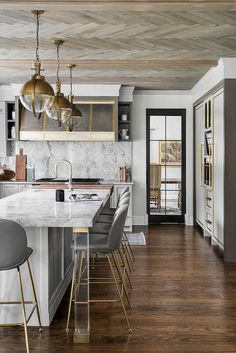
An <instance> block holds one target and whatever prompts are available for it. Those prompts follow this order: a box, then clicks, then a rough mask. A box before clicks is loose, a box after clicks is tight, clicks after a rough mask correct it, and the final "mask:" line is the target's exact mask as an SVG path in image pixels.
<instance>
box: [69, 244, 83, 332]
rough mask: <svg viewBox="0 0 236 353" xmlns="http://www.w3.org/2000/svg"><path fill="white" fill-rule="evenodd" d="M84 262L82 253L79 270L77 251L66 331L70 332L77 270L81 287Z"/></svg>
mask: <svg viewBox="0 0 236 353" xmlns="http://www.w3.org/2000/svg"><path fill="white" fill-rule="evenodd" d="M82 261H83V256H82V253H81V254H80V262H79V267H78V269H77V251H76V255H75V260H74V268H73V275H72V282H71V290H70V301H69V308H68V314H67V323H66V331H67V332H68V331H69V323H70V314H71V305H72V301H73V297H74V291H75V288H76V275H77V270H78V272H79V279H78V282H79V285H80V276H81V268H82Z"/></svg>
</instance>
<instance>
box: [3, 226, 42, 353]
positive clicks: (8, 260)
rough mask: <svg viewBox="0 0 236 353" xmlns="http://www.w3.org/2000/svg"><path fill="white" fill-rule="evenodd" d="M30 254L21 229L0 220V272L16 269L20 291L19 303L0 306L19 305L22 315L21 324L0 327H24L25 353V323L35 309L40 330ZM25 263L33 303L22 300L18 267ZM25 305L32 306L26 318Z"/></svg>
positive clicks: (27, 346) (26, 337)
mask: <svg viewBox="0 0 236 353" xmlns="http://www.w3.org/2000/svg"><path fill="white" fill-rule="evenodd" d="M32 252H33V250H32V249H31V248H29V247H28V246H27V237H26V233H25V230H24V229H23V227H22V226H20V225H19V224H18V223H16V222H13V221H9V220H6V219H0V271H7V270H13V269H16V270H17V275H18V283H19V290H20V301H6V302H4V301H3V302H2V301H1V302H0V304H4V305H5V304H21V307H22V315H23V323H22V322H19V323H12V324H0V326H24V332H25V344H26V351H27V353H29V342H28V332H27V323H28V322H29V320H30V318H31V316H32V314H33V312H34V310H35V309H36V311H37V317H38V322H39V330H40V331H41V330H42V327H41V320H40V314H39V307H38V302H37V296H36V291H35V285H34V280H33V275H32V269H31V265H30V262H29V257H30V255H31V254H32ZM25 262H27V266H28V271H29V277H30V282H31V286H32V291H33V297H34V300H33V301H25V300H24V291H23V284H22V278H21V271H20V266H21V265H23V264H24V263H25ZM25 304H33V308H32V311H31V313H30V314H29V316H28V318H27V317H26V310H25Z"/></svg>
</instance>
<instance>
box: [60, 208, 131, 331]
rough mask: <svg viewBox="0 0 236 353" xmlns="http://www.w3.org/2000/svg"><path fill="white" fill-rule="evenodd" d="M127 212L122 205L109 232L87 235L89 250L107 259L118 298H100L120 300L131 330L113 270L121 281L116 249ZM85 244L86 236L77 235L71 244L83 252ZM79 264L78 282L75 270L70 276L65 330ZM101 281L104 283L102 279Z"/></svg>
mask: <svg viewBox="0 0 236 353" xmlns="http://www.w3.org/2000/svg"><path fill="white" fill-rule="evenodd" d="M127 212H128V206H127V205H122V206H120V207H119V209H118V211H117V214H116V217H115V218H114V220H113V222H112V225H111V228H110V231H109V234H93V233H91V234H90V235H89V237H90V238H89V250H90V252H91V253H92V254H93V253H95V254H99V255H103V256H105V257H106V259H107V260H108V263H109V266H110V269H111V272H112V276H113V280H114V284H115V285H116V288H117V292H118V297H119V299H109V300H106V299H104V300H102V302H106V301H107V302H109V303H110V302H112V301H114V302H116V301H120V302H121V306H122V309H123V312H124V316H125V319H126V323H127V326H128V329H129V332H132V330H131V327H130V323H129V319H128V316H127V313H126V308H125V304H124V300H123V293H122V291H121V290H120V288H119V283H118V281H117V278H116V274H115V271H114V268H116V270H117V272H118V275H119V276H120V280H121V281H122V278H121V274H120V271H119V267H118V265H117V257H116V251H117V250H118V248H119V246H120V243H121V240H122V234H123V229H124V224H125V220H126V216H127ZM86 244H87V240H86V237H78V238H76V239H75V241H73V242H72V245H71V246H72V248H73V250H74V251H76V252H83V251H86V247H87V245H86ZM80 257H81V256H80ZM76 265H77V264H74V266H76ZM81 265H82V264H81V262H80V263H79V265H78V278H79V283H78V284H77V286H76V283H75V278H76V276H77V274H76V273H75V271H74V272H73V278H72V284H71V295H70V302H69V309H68V316H67V328H66V330H67V331H68V328H69V320H70V312H71V304H72V301H73V297H74V291H75V288H77V290H78V286H79V285H80V279H81ZM90 283H93V282H91V280H90ZM98 283H99V282H98ZM102 283H103V284H104V281H103V282H102ZM109 283H111V282H110V281H109ZM107 284H108V283H107ZM90 302H101V300H96V299H95V300H90Z"/></svg>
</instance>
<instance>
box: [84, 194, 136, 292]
mask: <svg viewBox="0 0 236 353" xmlns="http://www.w3.org/2000/svg"><path fill="white" fill-rule="evenodd" d="M129 202H130V193H125V194H124V196H123V197H121V198H120V201H119V203H118V206H117V208H116V212H115V214H114V215H113V216H111V215H101V216H99V218H98V220H97V221H96V222H95V224H94V226H93V227H92V228H90V233H91V234H92V233H95V234H108V233H109V231H110V228H111V225H112V221H113V219H114V217H115V216H116V214H117V212H118V210H119V207H120V206H122V205H128V206H129ZM128 245H129V244H127V242H126V241H125V238H124V234H123V238H122V242H121V246H120V247H119V249H118V254H119V256H120V259H121V264H122V267H124V269H125V275H126V276H127V279H128V283H129V285H130V287H131V288H133V286H132V283H131V279H130V275H129V273H130V272H131V269H132V257H131V254H130V253H129V247H128ZM93 260H94V258H93Z"/></svg>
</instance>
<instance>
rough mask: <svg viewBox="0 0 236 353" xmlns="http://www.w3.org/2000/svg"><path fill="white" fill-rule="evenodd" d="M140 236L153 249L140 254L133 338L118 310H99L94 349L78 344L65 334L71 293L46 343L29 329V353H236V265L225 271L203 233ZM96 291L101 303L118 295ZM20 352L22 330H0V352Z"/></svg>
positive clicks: (170, 228) (95, 309)
mask: <svg viewBox="0 0 236 353" xmlns="http://www.w3.org/2000/svg"><path fill="white" fill-rule="evenodd" d="M137 229H138V230H144V232H145V235H146V238H147V246H139V247H134V251H135V255H136V262H135V267H136V269H135V271H134V273H133V275H132V280H133V284H134V289H133V290H132V292H131V293H130V295H131V300H132V303H133V308H132V309H131V310H128V314H129V317H130V321H131V325H132V327H133V334H132V335H128V334H127V331H126V326H125V322H124V318H123V314H122V311H121V308H120V305H119V304H118V303H116V304H114V305H111V304H109V305H108V304H102V305H98V304H93V305H92V307H91V324H92V333H91V342H90V344H88V345H82V346H79V345H76V344H73V342H72V330H71V332H70V334H69V335H66V333H65V325H66V313H67V305H68V294H69V293H67V294H66V296H65V297H64V299H63V302H62V304H61V306H60V307H59V309H58V311H57V314H56V316H55V319H54V320H53V322H52V325H51V326H50V328H44V330H43V333H42V335H41V336H40V335H39V334H38V331H37V329H36V328H30V329H29V337H30V348H31V352H34V353H49V352H50V353H73V352H83V353H95V352H96V353H108V352H112V353H154V352H155V353H213V352H214V353H223V352H224V353H227V352H231V353H232V352H236V264H224V263H223V261H222V258H221V257H220V256H219V255H218V254H217V252H216V251H215V250H214V249H213V248H212V247H211V245H210V244H209V242H208V241H207V240H205V239H203V238H202V236H201V234H200V233H199V231H198V230H197V229H193V228H191V227H184V226H182V225H158V226H150V227H149V228H145V229H143V228H137ZM100 271H101V269H100ZM92 292H93V294H94V295H95V294H96V295H99V296H102V295H104V294H106V292H108V293H110V294H111V293H113V289H112V288H109V289H108V288H105V289H100V288H99V287H98V286H93V288H92ZM72 326H73V324H72ZM16 352H17V353H23V352H25V347H24V335H23V331H22V329H21V328H17V329H15V328H13V329H9V328H6V329H5V328H4V329H0V353H16Z"/></svg>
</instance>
